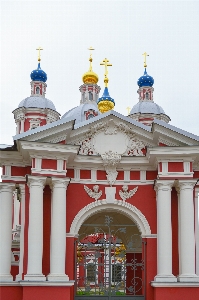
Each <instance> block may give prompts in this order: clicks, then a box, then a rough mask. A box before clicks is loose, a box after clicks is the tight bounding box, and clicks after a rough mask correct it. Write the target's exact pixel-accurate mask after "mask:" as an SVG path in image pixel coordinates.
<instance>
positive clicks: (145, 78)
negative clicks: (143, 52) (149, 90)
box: [137, 68, 154, 87]
mask: <svg viewBox="0 0 199 300" xmlns="http://www.w3.org/2000/svg"><path fill="white" fill-rule="evenodd" d="M137 84H138V86H139V87H143V86H152V85H153V84H154V79H153V77H152V76H150V75H148V74H147V71H146V68H145V71H144V75H142V76H141V77H140V78H139V79H138V81H137Z"/></svg>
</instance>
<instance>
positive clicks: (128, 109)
mask: <svg viewBox="0 0 199 300" xmlns="http://www.w3.org/2000/svg"><path fill="white" fill-rule="evenodd" d="M126 109H127V112H128V116H129V114H130V111H131V108H130V107H129V106H128V107H127V108H126Z"/></svg>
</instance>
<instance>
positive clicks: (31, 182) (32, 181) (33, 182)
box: [27, 175, 46, 188]
mask: <svg viewBox="0 0 199 300" xmlns="http://www.w3.org/2000/svg"><path fill="white" fill-rule="evenodd" d="M45 182H46V177H42V176H31V175H28V182H27V184H28V186H29V187H32V186H38V187H42V188H43V187H44V184H45Z"/></svg>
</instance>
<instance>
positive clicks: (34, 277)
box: [24, 274, 46, 281]
mask: <svg viewBox="0 0 199 300" xmlns="http://www.w3.org/2000/svg"><path fill="white" fill-rule="evenodd" d="M24 280H25V281H46V277H45V276H44V275H43V274H26V275H25V276H24Z"/></svg>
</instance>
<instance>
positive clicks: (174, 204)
mask: <svg viewBox="0 0 199 300" xmlns="http://www.w3.org/2000/svg"><path fill="white" fill-rule="evenodd" d="M171 223H172V273H173V275H174V276H177V275H179V260H178V196H177V192H176V190H175V188H173V189H172V192H171Z"/></svg>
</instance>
